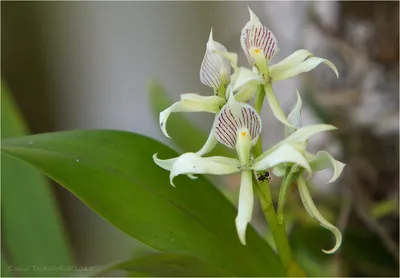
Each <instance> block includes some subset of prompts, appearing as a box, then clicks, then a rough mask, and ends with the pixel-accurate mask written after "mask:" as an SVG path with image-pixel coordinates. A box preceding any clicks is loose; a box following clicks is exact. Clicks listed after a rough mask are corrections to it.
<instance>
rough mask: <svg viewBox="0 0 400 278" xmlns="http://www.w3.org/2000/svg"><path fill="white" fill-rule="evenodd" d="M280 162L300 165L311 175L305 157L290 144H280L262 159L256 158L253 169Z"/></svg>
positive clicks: (266, 167)
mask: <svg viewBox="0 0 400 278" xmlns="http://www.w3.org/2000/svg"><path fill="white" fill-rule="evenodd" d="M282 163H294V164H298V165H300V166H302V167H303V168H304V169H306V170H307V171H308V172H309V174H310V175H311V168H310V165H309V164H308V162H307V160H306V159H305V157H304V156H303V155H302V154H301V152H299V151H298V150H296V148H294V147H293V146H291V145H282V146H280V147H279V148H278V149H276V150H275V151H273V152H271V153H270V154H269V155H267V156H265V157H264V158H262V159H256V160H255V163H254V165H253V166H252V167H251V168H252V169H253V170H257V171H260V170H265V169H268V168H272V167H275V166H277V165H279V164H282Z"/></svg>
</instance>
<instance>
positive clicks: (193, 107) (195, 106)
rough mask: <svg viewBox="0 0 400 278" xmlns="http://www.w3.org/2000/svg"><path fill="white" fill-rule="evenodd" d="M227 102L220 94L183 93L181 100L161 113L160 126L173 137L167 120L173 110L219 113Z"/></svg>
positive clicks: (165, 133)
mask: <svg viewBox="0 0 400 278" xmlns="http://www.w3.org/2000/svg"><path fill="white" fill-rule="evenodd" d="M224 104H225V100H224V99H223V98H220V97H218V96H208V97H204V96H200V95H197V94H183V95H181V100H180V101H178V102H175V103H174V104H172V105H171V106H170V107H168V108H167V109H165V110H164V111H162V112H161V113H160V119H159V121H160V126H161V130H162V132H163V133H164V135H165V136H167V137H168V138H171V137H170V136H169V135H168V133H167V129H166V126H167V120H168V117H169V115H170V114H171V113H172V112H211V113H218V111H219V110H220V109H221V107H222V106H223V105H224Z"/></svg>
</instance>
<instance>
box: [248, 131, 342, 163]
mask: <svg viewBox="0 0 400 278" xmlns="http://www.w3.org/2000/svg"><path fill="white" fill-rule="evenodd" d="M333 129H336V127H334V126H333V125H324V124H320V125H310V126H305V127H302V128H299V129H298V130H296V131H295V132H294V133H293V134H291V135H290V136H289V137H287V138H285V139H284V140H283V141H281V142H279V143H277V144H275V145H273V146H272V147H271V148H269V149H268V150H267V151H265V152H264V153H263V154H262V155H260V156H259V157H257V158H256V160H255V161H256V162H258V161H260V160H262V159H264V158H265V157H266V156H268V155H270V154H271V153H272V152H274V151H276V150H277V149H278V148H280V147H281V146H283V145H285V144H287V145H293V146H297V145H298V143H304V142H305V141H306V140H307V139H308V138H310V137H311V136H313V135H315V134H317V133H319V132H322V131H328V130H333Z"/></svg>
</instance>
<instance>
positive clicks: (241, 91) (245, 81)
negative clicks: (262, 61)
mask: <svg viewBox="0 0 400 278" xmlns="http://www.w3.org/2000/svg"><path fill="white" fill-rule="evenodd" d="M262 83H264V80H263V79H262V77H261V76H260V75H259V74H258V73H256V72H254V71H252V70H249V69H247V68H242V67H240V68H237V69H235V74H234V75H232V84H233V86H232V90H233V91H234V92H237V93H236V94H235V99H236V100H237V101H239V102H245V101H248V100H250V99H251V98H252V97H253V96H254V95H255V93H256V90H257V86H258V85H259V84H262Z"/></svg>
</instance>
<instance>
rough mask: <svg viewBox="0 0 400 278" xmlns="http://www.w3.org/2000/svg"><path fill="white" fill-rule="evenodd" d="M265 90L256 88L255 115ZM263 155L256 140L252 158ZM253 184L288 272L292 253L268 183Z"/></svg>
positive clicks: (262, 87) (259, 111) (259, 109)
mask: <svg viewBox="0 0 400 278" xmlns="http://www.w3.org/2000/svg"><path fill="white" fill-rule="evenodd" d="M264 97H265V89H264V86H263V85H260V86H258V88H257V94H256V99H255V104H254V107H255V109H256V111H257V113H259V114H261V108H262V105H263V102H264ZM262 153H263V149H262V142H261V138H258V141H257V143H256V145H255V146H254V148H253V156H254V158H257V157H258V156H260V155H261V154H262ZM254 184H255V186H254V187H255V192H256V194H257V195H258V197H259V199H260V202H261V208H262V211H263V213H264V215H265V218H266V220H267V222H268V226H269V228H270V229H271V231H272V235H273V238H274V241H275V245H276V249H277V251H278V254H279V256H280V258H281V262H282V265H283V267H284V268H285V269H286V270H287V271H288V270H289V268H291V267H292V264H293V262H292V252H291V250H290V245H289V240H288V237H287V235H286V229H285V225H284V223H282V224H278V219H277V216H276V212H275V209H274V206H273V203H272V197H271V189H270V185H269V181H268V180H266V181H264V182H262V183H260V184H258V182H257V181H255V182H254Z"/></svg>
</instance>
